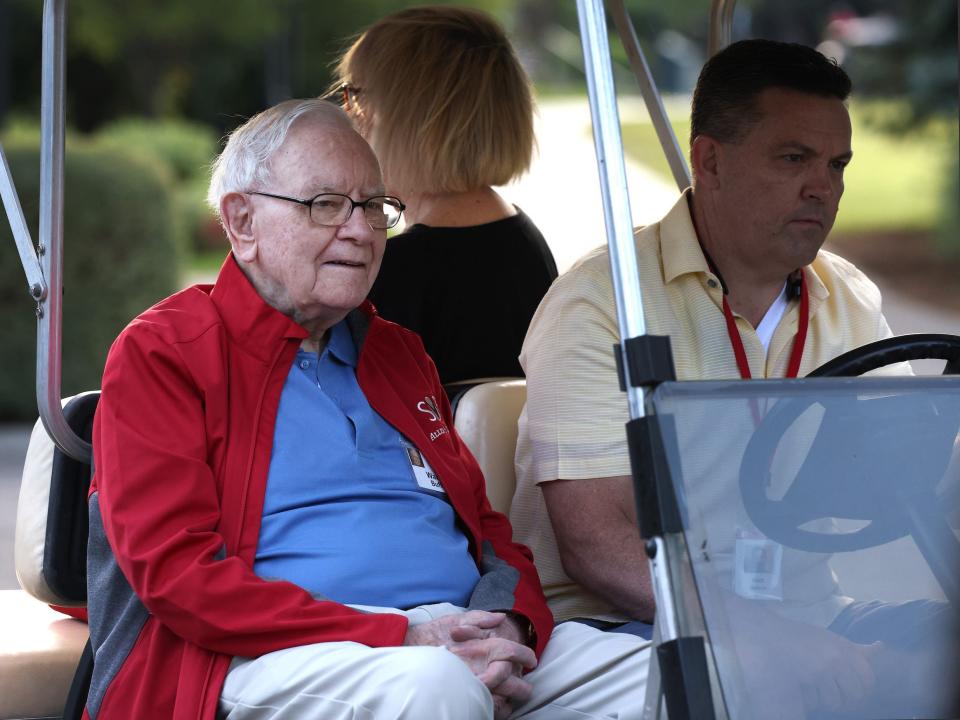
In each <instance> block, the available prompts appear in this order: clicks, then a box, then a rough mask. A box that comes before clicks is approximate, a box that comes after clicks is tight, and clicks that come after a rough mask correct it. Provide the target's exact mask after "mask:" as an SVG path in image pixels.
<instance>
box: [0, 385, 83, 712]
mask: <svg viewBox="0 0 960 720" xmlns="http://www.w3.org/2000/svg"><path fill="white" fill-rule="evenodd" d="M98 398H99V393H97V392H91V393H84V394H82V395H77V396H76V397H74V398H72V399H71V400H69V401H68V402H67V403H66V404H65V406H64V416H65V417H66V419H67V422H68V423H69V424H70V426H71V427H72V428H73V429H74V431H75V432H77V434H78V435H80V436H81V437H82V438H84V439H86V440H89V439H90V436H91V431H92V427H93V413H94V411H95V409H96V406H97V400H98ZM90 476H91V470H90V466H89V465H88V464H85V463H81V462H78V461H76V460H73V459H72V458H70V457H68V456H66V455H65V454H64V453H62V452H61V451H60V450H59V449H57V448H56V446H55V445H54V444H53V441H52V440H51V439H50V437H49V436H48V435H47V432H46V430H45V429H44V427H43V425H42V424H41V423H40V422H39V421H37V424H36V425H35V426H34V428H33V433H32V435H31V436H30V444H29V446H28V449H27V456H26V461H25V463H24V468H23V476H22V480H21V485H20V497H19V501H18V503H17V526H16V539H15V551H14V552H15V562H16V571H17V579H18V580H19V581H20V585H21V587H22V588H23V589H22V590H6V591H2V592H0V637H3V644H2V651H0V720H9V719H12V718H59V717H61V716H63V717H70V716H75V717H79V714H80V712H82V707H83V700H84V698H85V695H86V688H85V683H81V685H83V687H82V688H81V687H78V688H77V689H75V690H74V691H73V692H72V693H71V686H72V682H73V680H74V676H75V673H76V671H77V667H78V664H79V663H80V658H81V656H82V655H83V653H84V646H85V645H86V643H87V637H88V632H87V625H86V623H83V622H81V621H79V620H73V619H71V618H68V617H67V616H66V615H63V614H61V613H60V612H57V611H55V610H53V609H51V608H50V607H48V605H58V606H63V607H68V608H82V607H84V606H85V604H86V597H87V588H86V548H87V492H88V489H89V486H90ZM78 692H82V694H80V695H77V693H78ZM68 696H70V702H71V707H72V709H73V712H71V713H66V714H65V713H64V707H65V705H66V704H67V698H68Z"/></svg>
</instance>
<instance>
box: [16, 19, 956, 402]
mask: <svg viewBox="0 0 960 720" xmlns="http://www.w3.org/2000/svg"><path fill="white" fill-rule="evenodd" d="M412 4H415V3H411V2H405V1H403V0H351V2H337V3H335V2H317V1H311V0H230V2H226V0H203V1H201V2H198V1H197V0H164V2H155V1H154V0H125V1H124V2H122V3H121V2H117V0H80V1H77V2H72V3H69V6H68V11H69V21H68V36H67V44H68V50H67V63H68V64H67V68H68V71H67V73H68V83H67V121H68V125H69V131H68V145H69V152H68V162H67V172H68V178H67V180H68V184H67V195H66V197H67V208H66V220H65V222H66V234H67V236H68V237H69V238H70V240H69V242H70V247H69V252H68V253H67V254H66V257H67V263H68V268H67V276H66V277H67V292H68V293H69V295H68V298H69V301H68V302H67V304H66V305H67V308H68V310H67V313H68V315H67V318H66V319H67V321H68V326H69V323H76V324H77V326H76V327H75V328H74V329H68V330H67V332H69V333H76V335H72V336H71V337H70V338H69V342H65V345H64V347H65V348H66V352H67V361H66V362H65V364H64V367H65V368H67V371H66V373H65V379H64V389H65V391H66V390H71V389H74V390H78V389H84V388H87V387H92V386H95V385H97V384H98V383H97V381H96V378H97V377H98V375H99V368H100V367H102V359H103V356H104V354H105V352H106V348H107V345H108V344H109V341H110V340H111V339H112V337H113V336H114V335H115V334H116V332H117V331H118V330H119V329H120V327H122V325H123V323H124V322H125V321H126V320H128V319H129V318H130V317H132V316H133V315H135V314H136V313H137V312H139V311H141V310H142V309H144V308H145V307H146V306H147V305H149V304H150V303H152V302H154V301H155V300H156V299H158V298H159V297H162V296H163V295H164V294H166V293H167V292H168V291H169V290H170V289H172V288H173V287H176V286H177V285H178V284H182V283H184V282H185V281H187V280H189V279H190V278H191V277H193V276H195V275H196V274H197V273H200V274H204V273H206V274H209V272H211V271H215V269H216V267H217V266H218V265H219V263H220V262H221V261H222V258H223V255H224V252H225V249H226V241H225V239H224V238H223V234H222V231H221V229H220V228H219V226H218V224H217V222H216V220H215V219H214V218H213V217H212V215H211V214H210V212H209V210H208V209H207V208H206V206H205V204H204V196H205V191H206V184H207V181H208V172H209V163H210V161H211V160H212V158H213V157H214V156H215V154H216V152H217V151H218V150H219V143H220V138H222V137H223V136H224V134H225V133H226V132H228V131H229V130H231V129H232V128H233V127H235V126H236V125H238V124H239V123H240V122H242V121H243V120H244V119H245V118H247V117H249V116H250V115H252V114H254V113H255V112H257V111H259V110H260V109H262V108H264V107H266V106H268V105H270V104H273V103H275V102H278V101H280V100H282V99H285V98H287V97H298V96H309V95H318V94H323V93H325V92H326V91H327V90H328V89H329V88H330V85H331V69H332V63H333V61H334V60H335V58H336V57H337V56H338V55H339V53H340V52H341V51H342V50H343V49H344V48H345V47H346V46H347V45H348V44H349V42H350V40H351V38H352V37H353V36H354V35H355V34H356V33H358V32H360V31H361V30H362V29H363V28H364V27H365V26H367V25H368V24H369V23H371V22H373V21H374V20H375V19H377V18H378V17H380V16H382V15H384V14H386V13H389V12H392V11H394V10H397V9H399V8H401V7H405V6H409V5H412ZM457 4H462V5H470V6H475V7H480V8H482V9H484V10H487V11H488V12H490V13H492V14H494V15H495V16H496V17H498V18H499V19H500V21H501V22H503V23H504V25H505V26H506V27H507V29H508V31H509V32H510V34H511V37H512V38H513V40H514V42H515V44H516V46H517V48H518V50H519V52H520V55H521V58H522V60H523V62H524V64H525V65H526V66H527V68H528V71H529V72H530V74H531V76H532V77H533V78H534V80H535V82H536V84H537V88H538V93H539V94H540V96H541V98H543V99H545V100H546V99H549V98H550V97H551V96H553V95H557V94H561V95H567V94H571V93H576V94H578V95H580V96H582V95H583V94H584V90H583V88H584V76H583V71H582V58H581V51H580V40H579V35H578V30H577V19H576V3H575V2H573V0H569V1H564V2H559V1H558V0H461V2H459V3H457ZM42 6H43V3H42V0H0V141H2V142H3V145H4V148H5V149H7V150H8V152H10V153H12V154H11V165H12V169H13V174H14V179H15V181H16V182H17V185H18V189H19V191H20V196H21V200H22V201H23V203H24V206H25V208H24V209H25V211H26V214H27V217H28V220H30V221H31V223H32V226H33V230H34V232H35V231H36V227H35V225H36V223H35V217H36V194H37V187H36V174H37V170H38V167H37V158H36V146H37V138H38V135H39V133H38V120H37V117H38V114H39V107H40V98H39V95H40V42H41V19H42V18H41V16H42ZM627 6H628V8H629V10H630V13H631V16H632V17H633V20H634V23H635V25H636V28H637V33H638V35H639V37H640V40H641V44H642V45H643V48H644V51H645V53H646V54H647V59H648V61H649V63H650V65H651V67H652V69H653V72H654V76H655V78H656V81H657V84H658V86H659V87H660V89H661V90H662V91H663V92H664V93H665V95H666V97H667V105H668V108H669V109H670V113H671V117H672V118H673V119H674V122H675V124H676V127H677V129H678V134H679V137H680V138H681V147H682V148H684V149H686V146H687V141H686V136H687V125H686V115H687V114H688V111H689V92H690V90H691V89H692V85H693V83H694V81H695V80H696V75H697V73H698V72H699V69H700V67H701V65H702V63H703V61H704V59H705V56H704V55H705V48H706V41H707V33H708V10H709V0H683V2H663V0H628V1H627ZM755 36H759V37H769V38H774V39H779V40H790V41H795V42H801V43H804V44H807V45H811V46H818V47H820V48H821V49H822V50H823V52H824V53H825V54H827V55H830V56H832V57H836V58H837V60H838V61H839V62H840V63H841V64H842V65H843V66H844V67H845V68H846V69H847V71H848V72H849V73H850V74H851V76H852V77H853V80H854V85H855V88H856V91H855V99H854V101H853V102H852V103H851V112H852V115H853V119H854V123H855V150H856V160H855V162H854V163H853V165H852V166H851V169H850V174H849V178H848V190H847V194H846V195H845V198H844V203H843V207H842V209H841V215H840V219H839V221H838V225H837V229H836V233H835V234H837V233H839V234H841V235H842V234H843V233H845V232H849V233H863V232H875V231H879V230H882V231H884V232H887V233H889V232H891V231H892V232H899V233H907V235H904V237H907V238H910V239H911V241H916V243H917V247H921V246H924V247H926V246H927V245H930V246H933V247H935V248H936V251H937V252H939V253H940V256H941V257H942V258H944V259H945V261H953V262H956V261H957V258H960V209H958V206H960V202H958V195H960V177H958V176H960V168H958V138H957V133H958V122H957V96H958V54H957V36H958V21H957V0H739V2H738V3H737V10H736V13H735V15H734V39H740V38H743V37H755ZM611 47H612V49H613V53H614V58H615V61H616V65H617V67H616V68H615V73H616V78H617V86H618V88H619V92H620V93H621V94H622V95H629V94H633V93H635V92H636V83H635V82H634V80H633V78H632V76H631V75H630V74H629V70H628V68H627V63H626V59H625V58H626V56H625V53H624V52H623V50H622V48H621V47H620V43H619V40H618V39H617V38H615V37H613V38H612V40H611ZM584 132H589V129H588V128H585V129H584ZM625 138H626V147H627V151H628V153H630V154H632V155H633V156H634V157H635V158H637V159H639V160H640V162H642V163H645V164H648V165H650V166H651V167H653V168H655V169H656V168H659V169H660V171H661V172H664V171H665V168H666V165H665V162H664V161H663V159H662V153H661V151H660V149H659V145H658V144H657V142H656V138H655V135H654V133H653V130H652V127H651V126H650V125H649V123H648V122H642V121H641V122H636V123H633V124H631V125H628V126H626V127H625ZM14 149H15V151H14ZM13 158H15V159H13ZM134 244H137V245H138V246H140V247H144V245H145V246H146V249H145V250H144V251H143V253H144V254H142V255H141V254H140V253H139V252H132V251H131V247H133V245H134ZM0 261H2V266H0V321H2V322H4V323H5V327H15V328H17V329H16V331H15V332H13V333H8V338H13V340H12V341H11V342H10V343H8V344H9V345H10V346H11V347H8V348H6V349H5V350H4V354H3V356H2V357H0V360H2V367H3V368H4V369H5V370H7V368H11V367H14V366H16V367H20V366H21V365H23V364H25V366H26V367H27V368H28V369H29V371H28V372H27V374H26V375H24V376H23V377H22V378H21V377H20V375H16V374H11V380H10V382H6V383H5V384H3V385H2V386H0V398H3V401H2V402H0V420H4V419H12V418H15V417H20V416H21V415H22V413H24V412H26V413H27V414H28V415H33V413H34V411H33V410H32V407H33V404H32V399H31V400H29V401H17V402H7V400H6V398H7V396H8V393H11V392H17V391H18V388H19V391H20V394H21V395H23V393H24V392H26V394H27V395H28V396H29V397H31V398H32V392H33V391H32V382H31V381H30V377H32V365H33V360H32V357H33V342H34V333H33V332H32V330H30V327H32V325H33V316H32V314H30V300H29V297H28V296H27V295H26V293H25V282H24V279H23V276H22V272H21V270H20V266H19V262H18V261H17V259H16V255H15V252H14V250H13V243H12V242H11V241H10V237H9V230H8V228H7V227H6V223H5V222H0ZM191 273H192V274H191ZM88 295H89V297H88ZM95 302H99V303H102V304H103V307H102V308H100V309H97V308H95V307H93V303H95ZM73 303H77V304H76V305H74V304H73ZM87 303H90V304H89V305H88V304H87ZM14 318H15V319H14ZM21 325H22V326H23V327H22V328H21ZM77 328H78V329H77ZM85 338H86V339H85ZM87 339H88V340H89V347H90V349H89V350H82V351H81V350H74V349H73V343H74V342H76V343H79V344H78V345H76V347H77V348H79V347H81V346H82V345H83V343H84V342H86V340H87ZM21 340H22V344H23V347H22V348H19V349H18V348H14V347H13V346H14V345H17V344H18V343H21ZM74 365H75V366H76V370H72V369H70V368H71V367H72V366H74ZM74 372H76V373H78V375H77V377H71V378H68V377H67V374H69V373H74ZM71 383H73V384H75V387H71ZM21 386H25V387H26V390H24V389H23V387H21ZM18 408H19V409H18ZM24 408H28V409H26V410H25V409H24Z"/></svg>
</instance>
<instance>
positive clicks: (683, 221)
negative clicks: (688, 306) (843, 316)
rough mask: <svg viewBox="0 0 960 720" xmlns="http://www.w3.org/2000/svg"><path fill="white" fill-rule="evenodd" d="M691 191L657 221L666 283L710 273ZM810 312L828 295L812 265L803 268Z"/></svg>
mask: <svg viewBox="0 0 960 720" xmlns="http://www.w3.org/2000/svg"><path fill="white" fill-rule="evenodd" d="M691 192H692V191H691V189H690V188H687V189H686V190H684V191H683V194H682V195H681V196H680V198H679V199H678V200H677V202H676V203H675V204H674V206H673V207H672V208H670V212H668V213H667V214H666V215H665V216H664V218H663V220H661V221H660V256H661V257H662V258H663V281H664V283H670V282H672V281H673V280H675V279H676V278H678V277H680V276H681V275H686V274H687V273H710V265H709V264H708V263H707V258H706V256H704V254H703V249H702V248H701V247H700V243H699V242H698V241H697V231H696V228H695V227H694V225H693V217H692V215H691V214H690V199H691ZM804 276H805V279H806V282H807V291H808V292H809V293H810V300H811V304H810V311H811V314H813V313H814V312H815V311H816V308H817V307H818V306H819V305H820V304H821V303H822V302H823V301H824V300H826V299H827V298H828V297H829V296H830V291H829V290H828V289H827V286H826V285H824V284H823V281H822V280H821V279H820V277H819V276H818V275H817V273H816V270H814V268H813V265H807V266H806V267H805V268H804Z"/></svg>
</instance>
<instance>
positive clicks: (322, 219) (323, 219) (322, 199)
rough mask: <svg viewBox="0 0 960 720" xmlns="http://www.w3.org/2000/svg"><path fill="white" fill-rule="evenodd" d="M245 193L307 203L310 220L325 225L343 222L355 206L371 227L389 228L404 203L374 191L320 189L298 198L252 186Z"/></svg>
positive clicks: (398, 220)
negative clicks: (363, 194)
mask: <svg viewBox="0 0 960 720" xmlns="http://www.w3.org/2000/svg"><path fill="white" fill-rule="evenodd" d="M248 195H262V196H263V197H269V198H274V199H276V200H286V201H287V202H292V203H297V204H298V205H306V206H307V207H308V208H309V209H310V220H312V221H313V222H315V223H316V224H317V225H323V226H324V227H337V226H339V225H343V224H344V223H345V222H347V221H348V220H349V219H350V216H351V215H353V211H354V210H355V209H356V208H358V207H359V208H363V217H364V219H365V220H366V221H367V224H368V225H369V226H370V227H371V228H373V229H374V230H388V229H390V228H392V227H393V226H394V225H396V224H397V223H398V222H400V215H401V213H403V211H404V210H405V209H406V207H407V206H406V205H404V204H403V203H402V202H400V198H395V197H391V196H390V195H377V196H375V197H372V198H367V199H366V200H354V199H353V198H352V197H350V196H349V195H341V194H340V193H320V194H319V195H314V196H313V197H312V198H310V199H309V200H299V199H297V198H292V197H287V196H286V195H274V194H273V193H267V192H257V191H253V190H251V191H250V192H249V193H248Z"/></svg>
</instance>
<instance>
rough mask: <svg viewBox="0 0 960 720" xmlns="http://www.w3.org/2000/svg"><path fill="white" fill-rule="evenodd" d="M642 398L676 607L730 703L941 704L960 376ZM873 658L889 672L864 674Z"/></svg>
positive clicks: (944, 701) (847, 713) (850, 713)
mask: <svg viewBox="0 0 960 720" xmlns="http://www.w3.org/2000/svg"><path fill="white" fill-rule="evenodd" d="M650 406H652V407H650ZM648 409H650V410H652V411H653V413H652V414H654V415H655V417H656V419H657V423H658V425H659V428H660V431H661V435H662V437H663V449H664V456H665V460H666V465H667V467H668V468H669V476H670V480H671V482H672V484H673V487H674V489H675V494H676V497H677V505H676V510H677V514H678V517H679V519H680V521H681V523H682V526H683V531H682V535H683V540H685V546H686V552H685V553H682V554H681V557H682V562H681V563H671V565H672V567H671V568H670V572H671V574H672V575H673V578H672V580H673V585H674V588H675V589H677V588H680V589H681V590H680V591H679V592H677V593H676V597H677V601H676V602H677V606H678V607H677V610H678V616H679V617H680V618H681V622H682V623H683V624H685V625H686V626H687V627H690V628H693V627H696V626H697V625H700V624H701V623H703V627H704V629H705V632H704V633H703V637H704V639H705V641H706V644H707V655H708V657H709V662H710V663H711V664H712V666H713V667H714V668H715V672H716V676H717V677H718V679H719V686H720V689H721V692H722V702H723V704H724V705H725V707H726V711H727V715H728V716H729V717H736V718H758V719H759V718H768V717H774V716H777V717H779V716H781V715H778V714H777V713H782V716H783V717H833V716H832V715H820V714H816V713H817V712H820V711H822V710H823V709H824V708H828V709H831V710H833V711H843V714H842V717H864V718H866V717H948V716H949V717H952V716H953V715H948V714H947V713H948V710H952V709H953V706H952V705H951V703H952V702H953V701H955V699H956V698H955V695H956V688H955V687H954V686H953V684H952V683H950V682H949V681H947V680H946V678H947V677H949V675H950V672H951V670H950V669H951V668H953V667H955V664H956V660H957V648H958V642H957V640H958V624H957V619H958V618H957V613H956V610H955V609H956V607H957V601H958V599H960V590H958V588H960V583H958V577H957V573H956V568H957V567H960V543H958V533H957V531H958V525H960V514H958V502H957V498H958V483H957V481H958V474H960V473H958V461H960V445H958V426H960V387H958V385H957V383H956V382H955V381H953V380H949V379H934V378H909V379H908V378H896V379H881V378H858V379H856V380H848V379H835V378H824V379H816V380H810V379H808V380H803V381H796V380H792V381H791V380H776V381H774V380H770V381H757V382H751V383H744V382H685V383H674V382H669V383H663V384H661V385H660V386H659V387H658V388H657V389H656V391H655V392H654V393H653V394H652V395H651V397H650V398H649V399H648ZM694 589H695V591H693V592H690V591H689V590H694ZM891 604H895V605H891ZM701 613H702V614H701ZM908 628H909V629H908ZM868 636H869V637H871V638H875V637H882V638H885V640H884V642H883V643H882V644H879V645H870V646H869V647H867V645H864V644H861V645H858V646H855V645H853V644H851V643H849V642H848V641H851V640H852V641H853V643H857V642H864V643H867V642H870V641H869V640H864V639H862V638H865V637H868ZM885 664H886V666H887V667H888V668H890V667H893V668H895V669H896V676H897V677H898V678H899V679H900V681H901V684H900V686H899V687H896V688H890V687H878V686H877V685H876V684H875V682H874V678H875V674H874V671H875V670H882V669H883V667H884V665H885ZM882 674H883V675H885V676H889V673H882ZM825 675H831V676H832V679H833V686H832V687H831V684H830V683H824V682H823V677H824V676H825ZM871 683H874V684H873V685H871ZM825 687H826V689H825ZM718 700H720V698H718V697H717V692H716V688H714V702H715V703H716V702H717V701H718ZM891 703H895V704H891ZM718 707H719V706H718ZM810 708H819V709H820V710H817V711H815V712H814V713H813V714H809V713H810V712H811V710H810ZM774 711H776V712H774Z"/></svg>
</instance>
